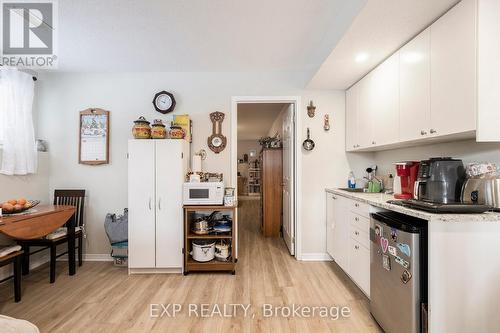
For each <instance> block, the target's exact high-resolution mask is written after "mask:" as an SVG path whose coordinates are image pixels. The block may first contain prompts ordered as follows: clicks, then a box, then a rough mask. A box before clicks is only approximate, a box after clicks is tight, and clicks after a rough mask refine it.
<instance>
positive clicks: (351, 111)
mask: <svg viewBox="0 0 500 333" xmlns="http://www.w3.org/2000/svg"><path fill="white" fill-rule="evenodd" d="M345 99H346V101H345V102H346V108H345V109H346V115H345V119H346V132H345V147H346V151H352V150H356V148H357V145H358V138H357V134H358V131H357V126H358V123H357V122H358V119H357V113H358V85H354V86H352V87H351V88H349V90H347V91H346V94H345Z"/></svg>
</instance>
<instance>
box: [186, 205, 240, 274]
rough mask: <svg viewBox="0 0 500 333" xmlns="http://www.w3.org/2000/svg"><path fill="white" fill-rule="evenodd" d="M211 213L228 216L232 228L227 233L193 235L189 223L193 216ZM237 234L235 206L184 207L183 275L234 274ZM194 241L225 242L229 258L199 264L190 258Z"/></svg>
mask: <svg viewBox="0 0 500 333" xmlns="http://www.w3.org/2000/svg"><path fill="white" fill-rule="evenodd" d="M213 212H220V213H222V214H223V215H230V216H231V219H232V226H231V230H230V231H229V232H225V233H218V234H216V233H212V232H211V233H209V234H206V235H199V234H195V233H193V232H192V230H191V223H192V221H193V219H194V216H195V214H205V215H210V214H211V213H213ZM237 232H238V223H237V209H236V206H232V207H230V206H184V249H183V253H184V275H187V274H188V273H190V272H194V271H198V272H199V271H205V272H206V271H228V272H231V273H232V274H233V275H234V274H236V261H237V259H236V258H237V252H236V246H237V240H236V235H237ZM195 240H210V241H220V240H226V241H228V242H230V244H231V245H230V257H229V259H228V260H227V261H218V260H217V259H216V258H214V259H212V260H210V261H206V262H200V261H196V260H194V259H193V257H192V256H191V251H192V242H193V241H195Z"/></svg>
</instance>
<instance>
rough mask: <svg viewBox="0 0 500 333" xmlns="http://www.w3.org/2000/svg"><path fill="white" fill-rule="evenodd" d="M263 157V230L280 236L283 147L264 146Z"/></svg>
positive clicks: (266, 233) (261, 156) (265, 233)
mask: <svg viewBox="0 0 500 333" xmlns="http://www.w3.org/2000/svg"><path fill="white" fill-rule="evenodd" d="M260 158H261V163H260V165H261V172H262V175H261V180H262V190H261V191H262V195H261V200H262V232H263V234H264V236H266V237H267V236H268V237H279V235H280V229H281V215H282V210H283V209H282V206H283V200H282V195H283V193H282V186H281V184H282V178H283V152H282V149H281V148H264V149H263V150H262V153H261V155H260Z"/></svg>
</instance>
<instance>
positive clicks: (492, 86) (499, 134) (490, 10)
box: [476, 0, 500, 142]
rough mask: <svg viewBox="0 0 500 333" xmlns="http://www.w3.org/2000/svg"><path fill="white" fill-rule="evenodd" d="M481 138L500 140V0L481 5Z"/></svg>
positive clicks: (479, 84) (478, 119) (478, 64)
mask: <svg viewBox="0 0 500 333" xmlns="http://www.w3.org/2000/svg"><path fill="white" fill-rule="evenodd" d="M477 11H478V22H477V33H478V34H477V41H478V50H477V78H478V81H477V88H478V89H477V91H478V96H477V99H478V101H477V108H478V112H477V134H476V135H477V137H476V138H477V141H481V142H485V141H500V130H499V129H498V124H500V60H499V59H500V43H499V35H500V1H498V0H480V1H479V3H478V7H477Z"/></svg>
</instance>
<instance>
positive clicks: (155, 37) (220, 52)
mask: <svg viewBox="0 0 500 333" xmlns="http://www.w3.org/2000/svg"><path fill="white" fill-rule="evenodd" d="M365 1H366V0H350V1H345V0H314V1H311V0H293V1H290V0H272V1H269V0H237V1H235V0H188V1H186V0H163V1H162V0H148V1H137V0H135V1H134V0H85V1H81V0H64V1H58V7H59V16H58V21H59V29H58V41H59V42H58V45H59V46H58V59H59V63H58V65H59V69H58V70H59V71H76V72H81V71H83V72H87V71H90V72H100V71H105V72H139V71H165V72H168V71H174V72H180V71H187V72H198V71H202V72H204V71H210V72H217V71H234V72H237V71H241V72H244V71H307V70H309V71H310V73H311V75H312V73H314V72H315V71H316V70H317V69H318V68H319V66H320V65H321V64H322V63H323V61H324V60H325V59H326V57H327V56H328V54H329V53H330V51H331V50H332V48H333V47H334V46H335V45H336V43H337V42H338V41H339V40H340V38H341V36H342V35H343V34H344V32H345V30H346V29H347V28H348V27H349V25H350V23H351V21H352V19H353V18H354V17H355V16H356V14H357V13H358V12H359V10H360V9H361V8H362V6H363V5H364V3H365Z"/></svg>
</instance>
